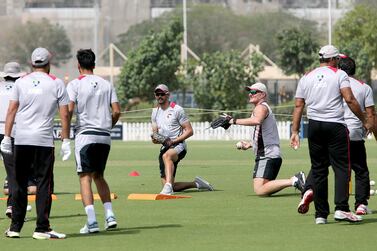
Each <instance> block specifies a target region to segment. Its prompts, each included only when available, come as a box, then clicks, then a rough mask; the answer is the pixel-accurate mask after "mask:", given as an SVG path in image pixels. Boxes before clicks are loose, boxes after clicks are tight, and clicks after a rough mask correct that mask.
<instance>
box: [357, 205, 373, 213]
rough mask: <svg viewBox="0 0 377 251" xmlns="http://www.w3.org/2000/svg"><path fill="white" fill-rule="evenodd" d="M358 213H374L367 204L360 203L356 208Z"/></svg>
mask: <svg viewBox="0 0 377 251" xmlns="http://www.w3.org/2000/svg"><path fill="white" fill-rule="evenodd" d="M356 214H357V215H366V214H372V210H370V209H369V208H368V207H367V206H366V205H364V204H360V205H359V206H358V207H357V209H356Z"/></svg>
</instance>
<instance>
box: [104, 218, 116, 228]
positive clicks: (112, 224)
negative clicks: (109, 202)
mask: <svg viewBox="0 0 377 251" xmlns="http://www.w3.org/2000/svg"><path fill="white" fill-rule="evenodd" d="M116 227H117V222H116V220H115V217H114V216H109V217H107V218H106V220H105V230H109V229H114V228H116Z"/></svg>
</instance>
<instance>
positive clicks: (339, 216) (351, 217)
mask: <svg viewBox="0 0 377 251" xmlns="http://www.w3.org/2000/svg"><path fill="white" fill-rule="evenodd" d="M334 219H335V220H336V221H348V222H360V221H362V220H363V218H362V217H361V216H358V215H356V214H354V213H352V212H345V211H342V210H336V211H335V213H334Z"/></svg>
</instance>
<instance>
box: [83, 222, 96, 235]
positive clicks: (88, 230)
mask: <svg viewBox="0 0 377 251" xmlns="http://www.w3.org/2000/svg"><path fill="white" fill-rule="evenodd" d="M98 232H99V227H98V223H97V221H95V222H93V223H91V224H89V223H88V222H87V223H86V224H85V226H84V227H83V228H81V229H80V234H92V233H98Z"/></svg>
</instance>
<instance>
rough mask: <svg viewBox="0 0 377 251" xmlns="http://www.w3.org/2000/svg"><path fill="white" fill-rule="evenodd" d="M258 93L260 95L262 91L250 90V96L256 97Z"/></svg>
mask: <svg viewBox="0 0 377 251" xmlns="http://www.w3.org/2000/svg"><path fill="white" fill-rule="evenodd" d="M257 93H260V91H258V90H249V94H250V95H255V94H257Z"/></svg>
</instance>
